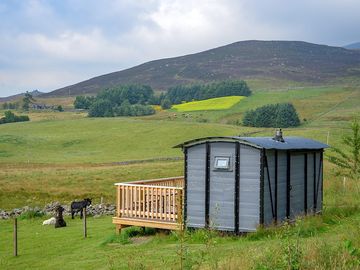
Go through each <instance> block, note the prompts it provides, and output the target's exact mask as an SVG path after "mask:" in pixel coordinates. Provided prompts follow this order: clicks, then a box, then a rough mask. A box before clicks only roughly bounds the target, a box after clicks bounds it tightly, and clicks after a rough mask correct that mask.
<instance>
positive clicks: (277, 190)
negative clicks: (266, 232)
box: [113, 132, 328, 233]
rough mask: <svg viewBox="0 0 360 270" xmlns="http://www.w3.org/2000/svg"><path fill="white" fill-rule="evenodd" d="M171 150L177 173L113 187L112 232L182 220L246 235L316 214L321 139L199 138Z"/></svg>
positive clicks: (176, 225) (190, 225) (173, 224)
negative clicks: (178, 161) (180, 173)
mask: <svg viewBox="0 0 360 270" xmlns="http://www.w3.org/2000/svg"><path fill="white" fill-rule="evenodd" d="M176 147H181V148H182V149H183V152H184V154H185V161H184V165H185V166H184V177H177V178H165V179H154V180H147V181H137V182H130V183H125V184H124V183H117V184H116V185H117V194H118V196H117V198H118V201H117V216H116V217H114V219H113V222H114V223H115V224H117V229H118V230H120V229H121V228H122V227H123V226H131V225H138V226H149V227H157V228H167V229H179V228H180V227H181V226H183V225H185V226H186V227H187V228H212V229H217V230H222V231H231V232H235V233H239V232H251V231H255V230H256V228H257V227H258V226H259V225H268V224H271V223H273V222H279V221H284V220H287V219H294V218H295V217H296V216H299V215H304V214H309V213H318V212H321V211H322V198H323V151H324V148H327V147H328V146H327V145H326V144H323V143H320V142H317V141H314V140H311V139H306V138H300V137H286V138H283V137H282V134H281V132H279V133H278V134H277V136H275V137H274V138H272V137H207V138H200V139H195V140H191V141H187V142H184V143H182V144H180V145H177V146H176ZM180 219H181V220H180ZM182 221H183V222H182Z"/></svg>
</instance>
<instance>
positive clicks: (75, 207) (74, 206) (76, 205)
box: [71, 198, 91, 219]
mask: <svg viewBox="0 0 360 270" xmlns="http://www.w3.org/2000/svg"><path fill="white" fill-rule="evenodd" d="M90 205H91V199H89V198H86V199H84V200H83V201H80V202H72V203H71V218H72V219H74V215H75V213H79V212H80V218H83V209H84V208H86V207H88V206H90Z"/></svg>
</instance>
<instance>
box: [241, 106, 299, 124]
mask: <svg viewBox="0 0 360 270" xmlns="http://www.w3.org/2000/svg"><path fill="white" fill-rule="evenodd" d="M243 125H244V126H251V127H284V128H285V127H296V126H299V125H300V119H299V116H298V114H297V112H296V109H295V107H294V106H293V105H292V104H290V103H279V104H270V105H265V106H262V107H259V108H257V109H255V110H250V111H247V112H246V113H245V115H244V118H243Z"/></svg>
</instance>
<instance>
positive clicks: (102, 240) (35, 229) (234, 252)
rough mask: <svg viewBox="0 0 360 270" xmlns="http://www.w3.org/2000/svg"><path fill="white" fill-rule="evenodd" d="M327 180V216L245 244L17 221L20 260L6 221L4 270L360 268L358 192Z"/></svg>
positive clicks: (103, 221) (0, 251)
mask: <svg viewBox="0 0 360 270" xmlns="http://www.w3.org/2000/svg"><path fill="white" fill-rule="evenodd" d="M325 179H326V182H325V198H324V204H325V210H324V213H323V215H322V216H317V217H308V218H305V219H302V220H298V221H297V223H296V224H294V225H292V226H283V227H280V228H269V229H259V231H258V232H257V233H254V234H249V235H248V236H243V237H233V236H226V235H219V234H217V233H215V232H211V231H209V232H208V231H202V230H200V231H195V232H192V233H186V234H185V235H184V236H182V235H181V234H179V233H170V234H168V233H164V232H159V233H157V234H156V235H154V236H146V235H143V236H135V237H133V238H129V237H128V236H129V235H130V236H131V234H134V232H135V230H134V229H132V228H129V229H126V230H125V231H123V232H122V235H121V236H120V237H117V236H115V235H114V226H113V225H112V224H111V218H110V217H102V218H91V217H90V218H88V235H89V237H88V238H87V239H84V238H83V237H82V224H81V221H80V220H79V219H75V220H71V219H70V218H68V217H65V219H66V222H67V225H68V226H67V227H66V228H61V229H54V228H53V227H45V226H42V225H41V222H42V219H40V218H36V219H30V220H19V222H18V224H19V225H18V226H19V232H18V235H19V256H18V257H16V258H15V257H12V223H11V221H1V222H0V231H1V232H2V233H1V243H2V244H1V245H0V268H1V269H181V267H180V265H181V263H182V264H183V269H360V265H359V264H358V260H359V259H360V255H359V253H357V252H359V247H360V230H359V228H360V211H359V203H360V198H359V196H358V192H359V185H356V184H355V183H354V182H351V181H349V182H348V183H347V186H346V187H343V186H342V183H341V181H338V180H337V179H336V178H333V177H331V176H330V175H329V174H328V173H326V174H325ZM349 243H351V246H352V248H351V247H347V245H346V244H348V245H349ZM353 249H355V252H354V251H352V250H353ZM239 254H241V256H239ZM181 258H183V259H182V260H181ZM181 261H182V262H181ZM296 267H298V268H296Z"/></svg>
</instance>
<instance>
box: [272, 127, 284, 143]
mask: <svg viewBox="0 0 360 270" xmlns="http://www.w3.org/2000/svg"><path fill="white" fill-rule="evenodd" d="M273 140H275V141H278V142H282V143H283V142H285V140H284V138H283V133H282V130H281V128H279V129H277V130H276V133H275V137H274V138H273Z"/></svg>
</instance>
